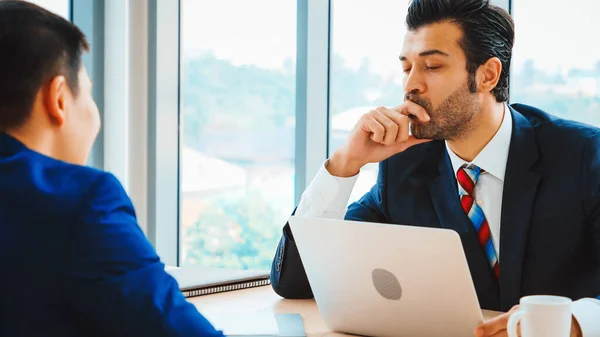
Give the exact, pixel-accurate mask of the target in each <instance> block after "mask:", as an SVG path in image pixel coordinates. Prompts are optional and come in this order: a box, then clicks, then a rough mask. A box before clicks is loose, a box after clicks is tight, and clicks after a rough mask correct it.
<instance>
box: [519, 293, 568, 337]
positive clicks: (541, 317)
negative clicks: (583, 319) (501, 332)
mask: <svg viewBox="0 0 600 337" xmlns="http://www.w3.org/2000/svg"><path fill="white" fill-rule="evenodd" d="M572 302H573V301H571V299H570V298H566V297H560V296H542V295H540V296H525V297H523V298H521V301H520V306H519V310H518V311H517V312H515V313H513V314H512V315H511V316H510V318H509V320H508V328H507V330H508V337H517V324H518V323H519V322H520V323H521V337H569V336H570V334H571V320H572V318H571V317H572V315H573V314H572V312H571V305H572Z"/></svg>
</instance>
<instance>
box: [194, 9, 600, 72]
mask: <svg viewBox="0 0 600 337" xmlns="http://www.w3.org/2000/svg"><path fill="white" fill-rule="evenodd" d="M332 1H333V5H332V8H333V14H332V21H333V22H332V25H333V26H332V28H333V32H332V47H333V50H334V52H335V53H338V54H340V55H342V56H343V57H344V58H345V59H346V61H347V62H348V64H350V65H354V66H358V64H360V60H361V59H362V58H363V57H367V58H369V59H371V60H372V61H373V62H372V64H373V65H374V66H375V69H374V70H377V71H380V72H399V70H398V67H399V63H398V61H397V60H398V59H397V56H398V53H399V51H400V49H401V46H402V40H403V36H404V33H405V28H404V16H405V14H406V7H407V3H408V0H332ZM513 3H514V4H515V8H514V11H513V12H514V15H513V17H514V19H515V21H516V45H515V49H514V58H513V62H514V66H515V67H516V68H519V67H520V66H521V64H522V63H523V61H524V60H525V59H526V58H533V59H534V60H535V64H536V66H537V67H541V68H544V69H547V70H548V71H555V70H557V69H558V68H559V67H560V66H562V68H563V70H567V69H569V68H571V67H574V66H577V67H584V68H591V67H592V66H593V65H594V64H595V63H596V61H598V60H600V44H599V43H596V40H597V39H596V38H595V37H594V35H593V33H594V32H596V31H600V22H598V20H597V19H595V15H596V13H598V12H600V1H590V0H569V1H568V5H567V2H565V1H564V0H514V1H513ZM182 6H183V29H182V31H183V34H184V36H183V41H184V44H183V50H184V57H186V56H192V55H195V52H197V51H199V50H206V49H211V50H213V51H214V52H215V54H216V55H217V56H218V57H220V58H224V59H228V60H232V61H234V62H236V63H249V64H256V65H260V66H264V67H280V66H281V64H282V63H283V60H284V59H285V58H286V57H294V56H295V37H296V22H295V21H296V0H253V1H248V0H219V1H214V0H183V1H182ZM542 12H544V14H542Z"/></svg>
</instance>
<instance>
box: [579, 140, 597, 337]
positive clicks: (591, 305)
mask: <svg viewBox="0 0 600 337" xmlns="http://www.w3.org/2000/svg"><path fill="white" fill-rule="evenodd" d="M582 177H583V179H582V190H583V193H584V195H583V200H584V205H583V208H584V212H585V216H586V219H588V222H589V224H590V225H591V230H592V233H591V234H592V239H593V240H594V244H595V248H596V256H597V259H598V260H599V261H600V135H598V134H597V133H596V134H594V135H593V136H592V137H591V138H590V139H589V140H588V143H587V144H586V149H585V152H584V160H583V164H582ZM597 295H599V296H598V297H597V298H595V299H594V298H583V299H580V300H578V301H575V302H573V316H575V318H576V319H577V321H578V323H579V325H580V327H581V331H582V332H583V336H585V337H600V294H597Z"/></svg>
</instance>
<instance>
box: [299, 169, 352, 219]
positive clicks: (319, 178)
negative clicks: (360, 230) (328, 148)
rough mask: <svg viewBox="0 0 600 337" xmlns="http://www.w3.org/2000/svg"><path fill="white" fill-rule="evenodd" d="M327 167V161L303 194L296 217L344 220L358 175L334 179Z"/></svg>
mask: <svg viewBox="0 0 600 337" xmlns="http://www.w3.org/2000/svg"><path fill="white" fill-rule="evenodd" d="M326 166H327V161H325V163H324V164H323V165H322V166H321V168H320V169H319V172H317V175H315V177H314V179H313V180H312V182H311V183H310V185H308V187H307V188H306V191H304V193H303V194H302V198H301V199H300V203H299V204H298V208H297V209H296V213H295V215H296V216H305V217H311V218H329V219H343V218H344V216H345V215H346V205H347V204H348V199H350V194H351V193H352V189H353V188H354V184H356V180H357V179H358V174H357V175H355V176H352V177H349V178H342V177H334V176H332V175H331V174H330V173H329V171H327V168H326Z"/></svg>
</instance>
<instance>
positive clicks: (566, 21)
mask: <svg viewBox="0 0 600 337" xmlns="http://www.w3.org/2000/svg"><path fill="white" fill-rule="evenodd" d="M512 4H513V13H514V14H513V18H514V20H515V47H514V51H513V61H512V63H513V64H512V66H511V67H512V74H511V75H512V76H511V78H510V86H511V90H510V95H511V97H510V100H511V102H513V103H524V104H529V105H533V106H535V107H537V108H540V109H542V110H544V111H546V112H548V113H551V114H554V115H557V116H560V117H565V118H569V119H575V120H579V121H582V122H585V123H589V124H592V125H596V126H600V44H598V43H596V42H595V41H593V39H592V40H590V39H581V38H579V37H583V36H593V35H594V32H597V31H598V30H600V22H599V21H598V18H597V16H598V15H597V13H598V11H600V2H598V1H588V0H572V1H570V2H569V3H568V5H564V6H549V5H548V2H547V1H544V0H518V1H513V2H512ZM540 8H544V15H539V10H540ZM557 23H560V24H557ZM590 34H591V35H590Z"/></svg>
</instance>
